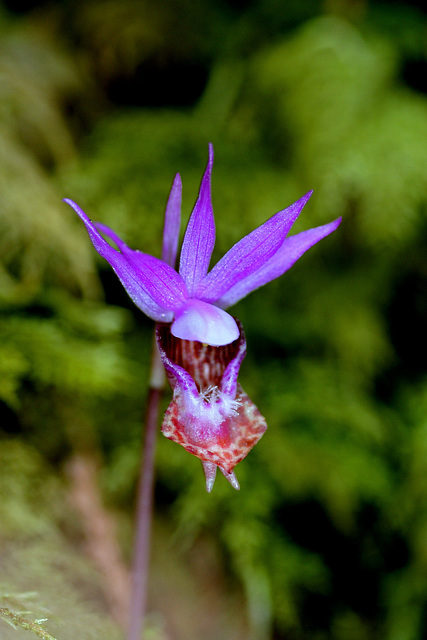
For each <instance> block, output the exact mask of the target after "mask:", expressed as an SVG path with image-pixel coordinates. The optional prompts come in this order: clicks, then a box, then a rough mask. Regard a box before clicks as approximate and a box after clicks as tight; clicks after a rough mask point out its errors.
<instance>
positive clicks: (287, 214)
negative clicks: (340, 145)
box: [197, 191, 313, 302]
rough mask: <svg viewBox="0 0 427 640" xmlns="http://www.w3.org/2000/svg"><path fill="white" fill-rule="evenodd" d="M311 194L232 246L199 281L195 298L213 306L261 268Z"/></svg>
mask: <svg viewBox="0 0 427 640" xmlns="http://www.w3.org/2000/svg"><path fill="white" fill-rule="evenodd" d="M312 193H313V192H312V191H309V192H308V193H307V194H306V195H305V196H303V197H302V198H300V200H297V202H294V204H292V205H291V206H290V207H288V208H287V209H284V210H283V211H279V213H276V215H274V216H272V217H271V218H270V219H269V220H267V222H265V223H264V224H263V225H261V226H260V227H258V228H257V229H255V230H254V231H252V232H251V233H249V234H248V235H247V236H245V237H244V238H242V240H240V242H238V243H237V244H235V245H234V247H232V248H231V249H230V251H228V253H226V254H225V256H224V257H223V258H221V260H220V261H219V262H218V263H217V264H216V265H215V266H214V267H213V269H212V270H211V271H210V272H209V273H208V275H207V276H206V277H205V278H203V281H202V282H201V283H200V284H199V286H198V288H197V297H198V298H201V299H202V300H206V301H207V302H216V301H217V300H219V299H220V298H222V296H224V294H226V292H227V291H229V290H230V289H232V288H233V287H234V286H235V285H238V283H239V282H240V281H242V280H246V279H247V278H248V277H250V276H251V275H252V274H253V273H255V272H257V271H258V270H259V269H260V268H262V267H263V266H264V265H265V264H266V263H267V262H268V260H269V259H270V258H271V257H272V256H274V254H275V253H276V252H277V250H278V249H279V248H280V246H281V245H282V244H283V242H284V240H285V238H286V235H287V233H288V232H289V229H290V228H291V227H292V225H293V223H294V222H295V220H296V219H297V218H298V216H299V214H300V213H301V210H302V208H303V207H304V205H305V203H306V202H307V201H308V199H309V198H310V196H311V194H312Z"/></svg>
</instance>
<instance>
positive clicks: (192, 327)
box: [171, 298, 239, 347]
mask: <svg viewBox="0 0 427 640" xmlns="http://www.w3.org/2000/svg"><path fill="white" fill-rule="evenodd" d="M171 333H172V335H174V336H175V337H176V338H181V340H197V341H198V342H203V343H205V344H210V345H212V346H214V347H218V346H222V345H225V344H230V343H231V342H234V340H237V338H238V337H239V330H238V328H237V324H236V321H235V320H234V318H233V317H232V316H230V315H229V314H228V313H227V312H226V311H224V310H223V309H220V308H219V307H215V306H214V305H213V304H209V303H208V302H202V301H201V300H196V299H195V298H190V299H189V300H187V301H186V302H185V303H184V305H183V306H182V307H181V308H180V309H179V310H178V311H177V312H176V313H175V320H174V322H173V323H172V326H171Z"/></svg>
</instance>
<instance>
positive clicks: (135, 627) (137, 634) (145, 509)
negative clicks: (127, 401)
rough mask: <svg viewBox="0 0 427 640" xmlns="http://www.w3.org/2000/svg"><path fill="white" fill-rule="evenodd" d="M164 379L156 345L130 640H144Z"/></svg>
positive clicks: (138, 517) (139, 500)
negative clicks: (155, 461)
mask: <svg viewBox="0 0 427 640" xmlns="http://www.w3.org/2000/svg"><path fill="white" fill-rule="evenodd" d="M164 383H165V375H164V369H163V365H162V362H161V360H160V356H159V352H158V349H157V344H156V342H155V341H154V344H153V355H152V361H151V374H150V381H149V386H148V399H147V412H146V421H145V442H144V448H143V451H142V459H141V473H140V478H139V484H138V498H137V511H136V531H135V542H134V557H133V567H132V586H131V596H130V606H129V628H128V633H127V640H141V632H142V629H143V625H144V618H145V613H146V607H147V591H148V574H149V564H150V533H151V522H152V513H153V488H154V454H155V448H156V435H157V426H158V418H159V409H160V400H161V397H162V392H163V388H164Z"/></svg>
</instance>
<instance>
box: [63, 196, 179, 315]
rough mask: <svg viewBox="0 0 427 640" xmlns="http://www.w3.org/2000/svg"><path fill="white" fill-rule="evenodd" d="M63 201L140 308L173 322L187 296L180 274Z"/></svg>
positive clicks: (70, 201) (146, 312) (79, 209)
mask: <svg viewBox="0 0 427 640" xmlns="http://www.w3.org/2000/svg"><path fill="white" fill-rule="evenodd" d="M64 202H66V203H67V204H69V205H70V206H71V207H72V208H73V209H74V211H75V212H76V213H77V214H78V216H79V217H80V218H81V219H82V220H83V222H84V224H85V226H86V230H87V232H88V234H89V237H90V239H91V241H92V244H93V246H94V247H95V249H96V250H97V252H98V253H99V255H101V256H102V257H103V258H105V260H107V262H109V263H110V265H111V266H112V267H113V269H114V271H115V272H116V274H117V276H118V277H119V279H120V281H121V283H122V284H123V286H124V288H125V289H126V291H127V293H128V294H129V296H130V297H131V298H132V300H133V301H134V303H135V304H136V305H137V307H139V308H140V309H141V310H142V311H143V312H144V313H145V314H146V315H147V316H149V317H150V318H152V319H153V320H156V321H157V322H171V321H172V319H173V314H174V311H175V310H176V309H178V308H179V307H181V306H182V304H183V302H184V301H185V299H186V297H187V292H186V288H185V284H184V282H183V280H182V278H181V277H180V276H179V274H178V273H177V272H176V271H174V269H172V268H171V267H170V266H169V265H167V264H166V263H164V262H163V261H162V260H159V259H158V258H154V257H153V256H149V255H147V254H143V253H140V252H139V251H133V250H132V249H130V248H129V247H128V246H127V245H126V244H125V243H124V242H123V241H122V240H121V239H120V238H119V237H118V236H117V235H116V234H115V233H114V231H112V230H111V229H109V228H108V227H107V226H105V225H103V224H96V225H95V224H94V223H93V222H92V221H91V220H90V219H89V218H88V217H87V215H86V214H85V213H84V211H82V209H81V208H80V207H79V206H78V205H77V204H76V203H75V202H73V201H72V200H68V199H65V200H64ZM98 229H99V230H101V231H102V232H103V233H105V235H107V236H108V237H109V238H110V239H111V240H113V241H114V242H115V243H116V244H117V246H118V247H119V249H120V251H121V253H120V252H119V251H117V250H116V249H114V248H113V247H112V246H111V245H109V244H108V242H107V241H106V240H105V239H104V238H103V237H102V236H101V234H100V233H99V231H98Z"/></svg>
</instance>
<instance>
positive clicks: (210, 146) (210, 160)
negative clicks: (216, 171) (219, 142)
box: [208, 142, 214, 166]
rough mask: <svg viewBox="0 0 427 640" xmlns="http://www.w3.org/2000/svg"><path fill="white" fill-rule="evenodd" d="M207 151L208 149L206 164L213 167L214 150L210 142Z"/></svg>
mask: <svg viewBox="0 0 427 640" xmlns="http://www.w3.org/2000/svg"><path fill="white" fill-rule="evenodd" d="M208 149H209V160H208V164H209V165H210V166H212V165H213V161H214V148H213V144H212V142H209V144H208Z"/></svg>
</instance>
